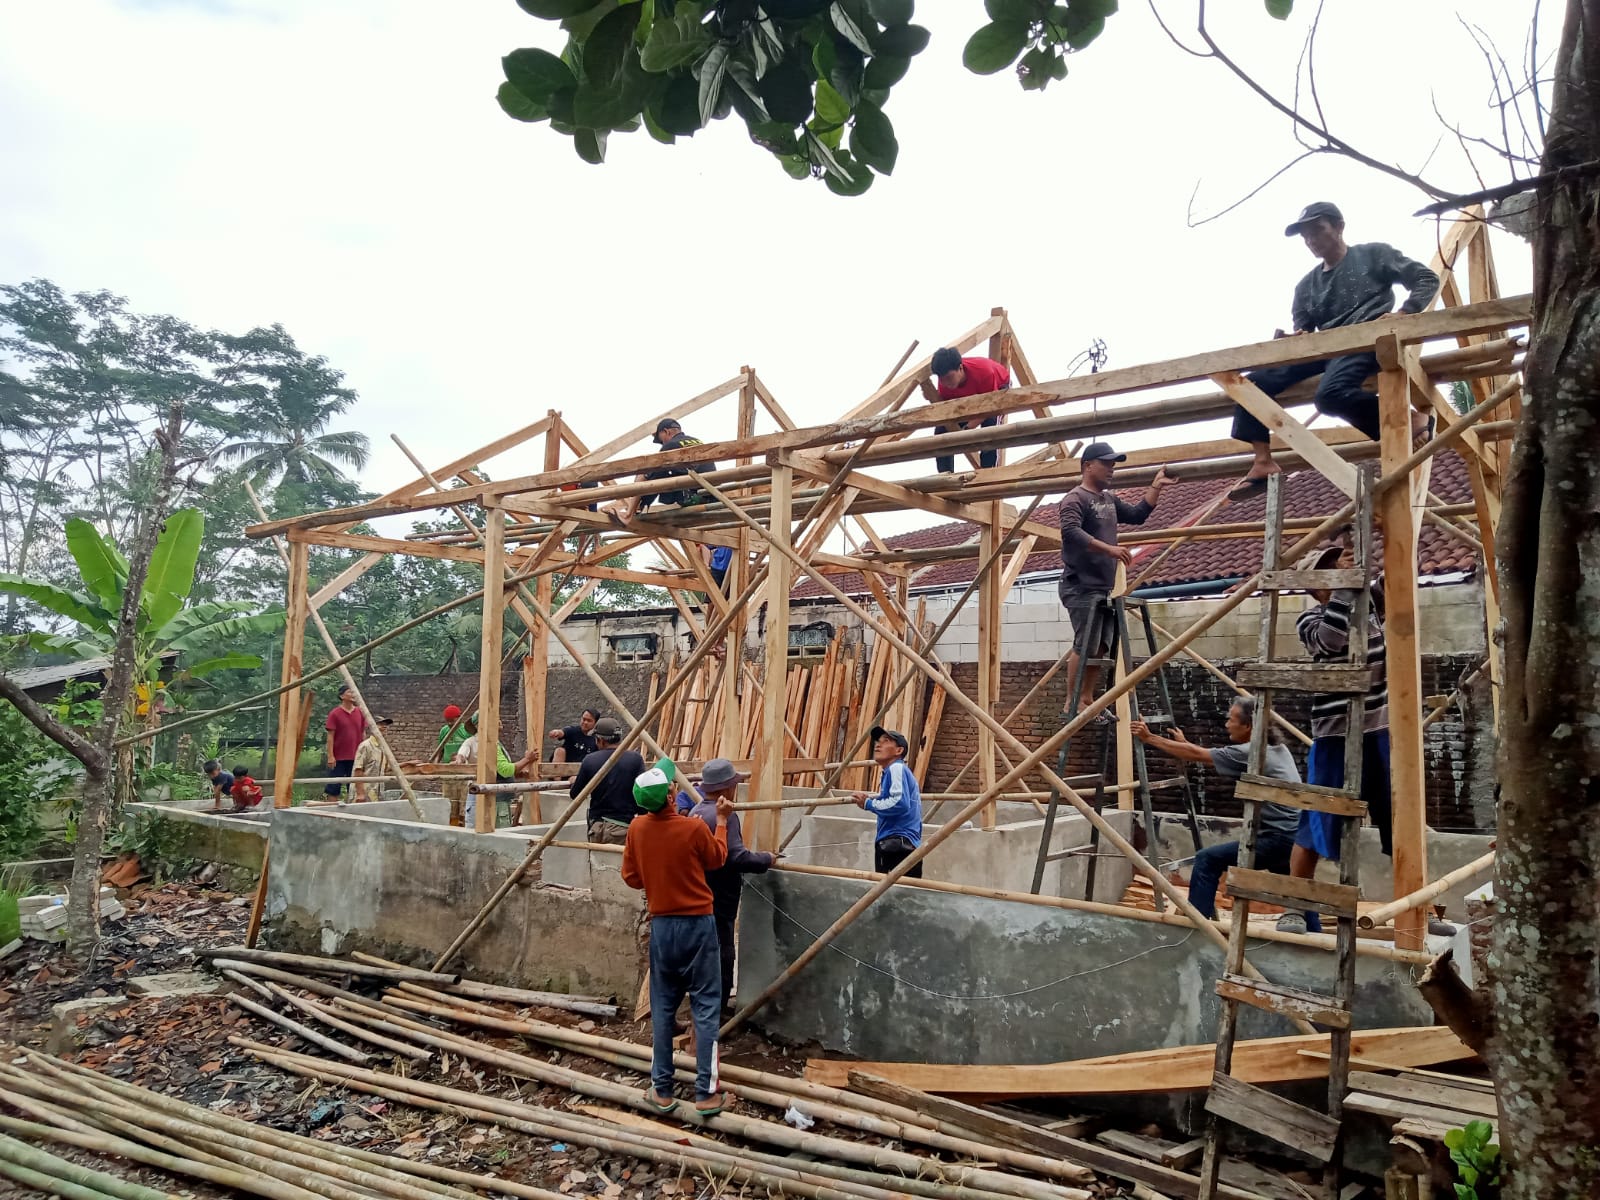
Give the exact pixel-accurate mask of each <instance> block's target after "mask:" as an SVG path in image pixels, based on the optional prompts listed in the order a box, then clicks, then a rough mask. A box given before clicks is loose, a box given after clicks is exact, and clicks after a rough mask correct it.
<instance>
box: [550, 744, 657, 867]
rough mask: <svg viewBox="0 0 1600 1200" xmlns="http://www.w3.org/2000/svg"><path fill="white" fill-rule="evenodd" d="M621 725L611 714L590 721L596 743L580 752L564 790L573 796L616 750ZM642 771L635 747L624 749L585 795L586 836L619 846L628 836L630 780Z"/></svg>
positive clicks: (635, 810) (631, 807) (632, 807)
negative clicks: (590, 749) (588, 751)
mask: <svg viewBox="0 0 1600 1200" xmlns="http://www.w3.org/2000/svg"><path fill="white" fill-rule="evenodd" d="M621 740H622V726H620V725H619V724H617V721H616V718H615V717H601V718H600V719H599V720H598V721H596V722H595V723H594V741H595V745H596V746H598V747H599V749H597V750H596V751H595V752H594V753H593V754H587V755H585V756H584V759H583V762H582V763H580V764H579V766H578V773H577V774H576V775H574V776H573V777H572V787H571V788H570V789H568V791H567V794H568V795H569V796H572V797H573V798H576V797H577V796H578V794H579V793H581V792H582V791H583V789H584V788H585V787H587V786H588V783H589V781H590V780H591V779H593V778H594V777H595V776H596V775H599V774H600V768H601V767H603V766H605V764H606V762H607V760H609V759H610V758H611V756H612V755H613V754H616V753H617V743H618V742H619V741H621ZM643 774H644V759H642V758H640V757H639V752H638V751H637V750H624V751H623V752H622V754H621V757H619V758H618V760H617V762H616V763H615V764H614V765H613V766H612V768H611V769H610V770H609V771H607V772H606V773H605V776H604V777H603V778H602V779H601V780H600V782H599V784H597V785H596V786H595V789H594V791H593V792H592V793H590V796H589V817H588V825H589V840H590V841H591V842H600V843H601V844H602V845H608V846H621V845H623V844H624V843H625V842H626V841H627V840H628V823H629V822H630V821H632V820H633V818H634V817H635V816H636V815H637V814H638V812H639V809H638V806H637V805H635V804H634V802H633V781H634V780H635V779H637V778H638V777H639V776H641V775H643Z"/></svg>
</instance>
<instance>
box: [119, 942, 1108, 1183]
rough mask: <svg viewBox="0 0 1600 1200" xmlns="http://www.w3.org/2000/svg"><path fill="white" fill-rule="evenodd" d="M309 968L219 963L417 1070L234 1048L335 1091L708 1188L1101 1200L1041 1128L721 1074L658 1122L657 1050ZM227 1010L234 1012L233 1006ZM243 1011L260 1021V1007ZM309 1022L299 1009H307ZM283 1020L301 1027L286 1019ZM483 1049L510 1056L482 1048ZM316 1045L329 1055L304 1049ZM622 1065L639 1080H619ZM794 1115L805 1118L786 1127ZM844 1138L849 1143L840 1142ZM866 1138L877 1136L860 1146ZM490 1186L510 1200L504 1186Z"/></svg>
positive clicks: (395, 982) (373, 978)
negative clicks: (1019, 1128)
mask: <svg viewBox="0 0 1600 1200" xmlns="http://www.w3.org/2000/svg"><path fill="white" fill-rule="evenodd" d="M217 953H218V954H223V953H230V952H227V951H218V952H217ZM231 953H237V952H236V951H234V952H231ZM305 961H307V962H309V963H311V964H312V965H311V966H310V967H307V968H303V969H304V970H305V972H306V973H304V974H297V973H296V972H294V971H285V970H282V969H280V968H279V967H276V966H269V965H267V964H266V963H265V962H259V961H250V960H247V959H246V958H233V959H228V958H220V957H219V958H214V959H213V964H212V965H213V966H214V967H215V968H217V969H218V970H219V971H221V972H223V973H224V974H225V975H227V976H228V977H229V978H232V979H235V980H236V981H238V980H247V981H249V983H248V986H251V987H255V986H257V985H262V986H265V985H273V986H271V987H269V988H268V991H269V993H270V994H273V995H275V996H276V997H277V999H278V1001H279V1002H281V1003H288V1002H289V1001H290V999H291V997H292V998H293V999H294V1000H297V1001H299V1002H300V1004H301V1005H302V1006H303V1005H306V1004H311V1005H314V1006H315V1007H316V1008H319V1009H323V1010H324V1015H323V1016H319V1017H317V1019H318V1020H322V1021H325V1022H326V1016H329V1015H333V1014H334V1013H337V1020H338V1021H339V1022H340V1024H332V1023H327V1026H328V1028H330V1029H332V1030H334V1032H335V1033H338V1034H347V1035H348V1036H350V1037H351V1038H354V1036H355V1035H354V1034H350V1033H349V1031H350V1030H356V1031H359V1032H360V1033H361V1035H362V1037H363V1039H364V1041H363V1043H362V1046H363V1048H362V1049H360V1050H357V1049H356V1047H355V1046H354V1045H352V1044H349V1043H336V1044H342V1045H343V1046H344V1048H345V1049H346V1050H347V1051H353V1052H354V1053H356V1054H360V1055H362V1056H364V1057H365V1056H367V1055H368V1054H369V1048H370V1047H372V1046H374V1045H379V1046H386V1047H388V1048H389V1050H388V1052H389V1054H390V1055H391V1056H394V1057H402V1058H406V1059H408V1060H409V1061H408V1062H406V1063H402V1064H400V1065H399V1067H398V1069H393V1070H380V1069H376V1068H375V1067H372V1066H368V1065H366V1064H365V1063H362V1062H358V1061H355V1060H354V1059H353V1058H351V1057H350V1055H349V1054H340V1055H338V1057H337V1059H333V1058H329V1057H327V1056H326V1055H327V1054H332V1053H334V1052H333V1051H332V1050H330V1049H329V1047H327V1046H325V1045H323V1044H322V1042H321V1041H317V1040H311V1039H306V1038H304V1036H303V1035H301V1034H299V1033H298V1032H297V1033H296V1036H297V1037H300V1039H301V1041H300V1044H299V1045H293V1044H291V1045H288V1046H275V1045H268V1044H265V1043H264V1042H261V1041H257V1040H254V1039H252V1038H245V1037H238V1036H236V1037H234V1038H231V1039H230V1041H231V1042H232V1044H233V1045H234V1046H236V1047H237V1048H239V1049H241V1050H243V1051H245V1052H246V1053H248V1054H250V1055H252V1056H254V1057H256V1058H257V1059H259V1060H261V1061H262V1062H265V1063H269V1064H271V1065H273V1066H275V1067H278V1068H280V1069H282V1070H284V1071H287V1072H290V1073H292V1074H295V1075H299V1076H302V1077H305V1078H308V1079H313V1080H317V1081H320V1082H322V1083H324V1084H326V1085H328V1086H330V1087H336V1088H343V1089H348V1090H349V1091H353V1092H362V1093H365V1094H368V1095H373V1096H378V1097H382V1098H384V1099H387V1100H389V1101H390V1102H392V1103H396V1104H406V1105H411V1106H414V1107H418V1108H424V1109H430V1110H433V1111H438V1112H444V1113H448V1114H450V1115H453V1116H456V1117H458V1118H461V1119H464V1120H466V1121H471V1122H477V1123H483V1124H494V1125H499V1126H501V1127H503V1128H505V1129H508V1130H513V1131H516V1132H519V1133H522V1134H525V1135H529V1136H532V1137H536V1138H540V1139H548V1140H551V1141H562V1142H566V1143H569V1144H572V1145H576V1146H582V1147H592V1148H595V1149H598V1150H600V1151H601V1152H603V1153H607V1154H616V1155H626V1156H630V1157H633V1158H638V1159H643V1160H645V1161H646V1162H649V1163H654V1164H661V1165H664V1166H666V1167H668V1168H670V1169H673V1170H678V1171H683V1172H688V1173H690V1174H692V1175H695V1176H699V1177H701V1178H703V1179H705V1180H707V1181H708V1182H710V1183H711V1184H712V1185H713V1187H714V1188H721V1187H723V1186H728V1187H736V1188H741V1189H743V1188H748V1189H750V1190H752V1191H761V1192H768V1193H771V1192H778V1193H784V1194H788V1195H796V1196H805V1197H810V1198H812V1200H847V1198H849V1200H899V1198H901V1197H905V1196H917V1197H928V1198H929V1200H1091V1195H1092V1193H1091V1192H1089V1191H1087V1190H1085V1187H1083V1186H1081V1185H1087V1184H1090V1183H1092V1182H1094V1181H1095V1175H1094V1173H1093V1172H1092V1171H1091V1170H1090V1169H1089V1168H1088V1167H1086V1166H1084V1165H1082V1163H1081V1162H1079V1161H1074V1159H1073V1156H1072V1155H1073V1153H1074V1152H1075V1151H1076V1148H1078V1147H1080V1146H1082V1143H1078V1142H1075V1141H1074V1140H1073V1139H1070V1138H1066V1137H1063V1136H1060V1135H1057V1134H1053V1133H1051V1132H1050V1131H1048V1130H1045V1129H1035V1128H1033V1127H1032V1126H1029V1127H1027V1130H1026V1136H1024V1137H1022V1138H1021V1139H1020V1140H1019V1139H1018V1138H1016V1137H1007V1136H1004V1135H1003V1134H1002V1133H996V1131H995V1130H994V1129H993V1128H992V1125H993V1122H989V1123H987V1124H986V1123H985V1122H984V1121H982V1120H977V1121H975V1122H974V1123H972V1124H967V1123H964V1122H963V1121H961V1120H958V1119H954V1118H952V1117H951V1116H950V1115H949V1114H948V1113H937V1114H936V1113H931V1112H926V1111H922V1110H921V1109H919V1108H918V1107H916V1106H915V1105H913V1104H909V1103H894V1102H891V1101H888V1100H885V1099H882V1098H880V1097H875V1096H872V1095H869V1094H863V1093H861V1092H860V1091H852V1090H847V1089H843V1088H835V1087H830V1086H827V1085H823V1084H816V1083H811V1082H809V1081H807V1080H804V1079H797V1078H792V1077H789V1076H780V1075H775V1074H772V1073H769V1072H764V1071H758V1070H754V1069H751V1068H742V1067H738V1066H730V1065H728V1064H726V1063H724V1064H723V1066H722V1077H723V1079H724V1080H725V1081H726V1082H727V1083H729V1084H730V1085H731V1086H732V1088H733V1090H734V1091H735V1092H736V1093H737V1097H736V1100H735V1102H734V1103H733V1104H731V1105H730V1106H729V1107H728V1108H727V1109H725V1110H724V1111H723V1112H722V1113H721V1114H719V1115H717V1116H714V1117H700V1116H698V1115H697V1114H696V1113H695V1112H694V1109H693V1107H692V1106H691V1105H688V1104H680V1105H679V1106H678V1108H677V1109H676V1110H674V1111H673V1112H672V1113H670V1114H663V1113H660V1112H658V1111H656V1110H655V1109H654V1108H653V1106H651V1104H650V1103H649V1101H648V1100H647V1099H646V1098H645V1095H644V1090H645V1086H646V1079H647V1076H648V1073H649V1061H650V1048H649V1047H648V1046H640V1045H636V1044H634V1043H631V1042H626V1041H621V1040H617V1039H612V1038H607V1037H603V1036H600V1035H598V1034H590V1033H583V1032H580V1031H578V1030H574V1029H570V1028H567V1027H565V1026H560V1025H556V1024H552V1023H550V1022H546V1021H540V1020H536V1019H533V1018H531V1017H530V1016H528V1015H527V1014H526V1012H525V1011H518V1009H517V1008H516V1007H508V1002H506V1001H499V1002H490V1001H485V1000H479V999H473V998H470V997H466V996H462V995H460V994H458V993H457V992H453V991H447V990H444V989H445V988H459V986H460V982H459V981H457V982H456V983H453V984H452V983H445V984H442V985H441V984H436V983H424V982H419V981H416V980H413V979H409V978H399V977H396V975H398V974H400V973H402V972H404V971H405V969H404V968H398V967H397V966H396V965H394V964H387V966H388V967H389V969H390V970H391V971H392V972H394V973H395V974H393V975H389V976H385V975H382V974H379V973H378V970H379V969H380V968H381V966H382V965H384V964H382V960H376V959H370V958H367V957H365V956H361V957H357V958H352V959H308V960H305ZM410 973H411V974H415V975H426V974H429V973H428V972H410ZM341 974H342V975H346V976H348V977H349V978H350V979H352V980H362V981H370V982H372V983H376V984H378V985H381V986H383V987H384V991H383V992H382V994H381V995H363V994H360V993H358V992H356V991H353V990H350V989H349V988H347V987H341V986H339V985H338V984H335V983H331V982H328V981H327V978H326V977H330V976H339V975H341ZM444 978H445V979H447V980H448V979H450V978H452V977H449V976H446V977H444ZM352 986H354V984H352ZM291 989H293V990H291ZM297 993H301V994H297ZM303 993H309V994H310V995H305V994H303ZM311 996H315V997H316V999H315V1000H312V999H311ZM229 999H230V1000H231V1001H233V1002H235V1003H237V999H236V998H234V997H230V998H229ZM509 1003H510V1004H512V1005H514V1004H515V1002H509ZM249 1010H250V1011H252V1012H253V1013H256V1015H261V1014H260V1013H259V1012H257V1011H256V1008H255V1007H250V1009H249ZM306 1011H307V1010H306V1009H305V1008H304V1007H301V1008H300V1012H302V1013H304V1012H306ZM274 1015H275V1016H278V1017H282V1018H285V1019H287V1020H291V1021H292V1020H293V1018H288V1017H287V1016H286V1014H285V1013H283V1012H281V1011H280V1012H277V1013H275V1014H274ZM450 1025H456V1026H463V1027H465V1028H466V1030H467V1032H469V1033H471V1032H476V1033H477V1034H478V1037H472V1036H466V1035H465V1034H463V1033H457V1032H453V1031H451V1029H450V1028H449V1026H450ZM507 1035H511V1036H520V1037H522V1038H524V1039H528V1040H530V1041H533V1042H537V1043H539V1044H540V1046H541V1047H542V1048H544V1049H549V1050H555V1051H559V1052H563V1053H565V1054H568V1055H579V1056H582V1057H583V1058H586V1059H590V1060H594V1061H595V1062H596V1063H598V1064H600V1066H599V1068H598V1069H596V1070H579V1069H577V1068H575V1067H572V1066H564V1065H560V1063H558V1062H556V1061H553V1059H554V1058H555V1056H554V1055H550V1056H546V1055H545V1054H543V1053H537V1054H523V1053H518V1052H517V1051H516V1050H513V1049H505V1048H502V1047H503V1045H504V1039H505V1038H506V1036H507ZM489 1037H493V1038H495V1039H497V1041H498V1042H499V1043H500V1044H498V1045H496V1044H489V1043H488V1042H487V1041H483V1040H478V1038H489ZM380 1039H381V1040H380ZM329 1040H333V1039H329ZM312 1049H317V1050H319V1051H323V1052H326V1053H310V1052H309V1051H310V1050H312ZM436 1056H437V1058H439V1059H440V1060H442V1063H441V1066H442V1065H443V1064H445V1063H448V1062H449V1061H451V1060H463V1059H464V1060H470V1062H471V1064H472V1066H473V1069H474V1070H475V1071H476V1070H486V1071H488V1072H498V1073H499V1074H501V1075H503V1076H505V1077H507V1081H508V1082H513V1081H523V1080H533V1081H534V1082H535V1083H537V1084H540V1085H544V1086H546V1087H552V1088H557V1089H560V1090H561V1091H562V1092H564V1093H571V1094H572V1096H571V1097H568V1098H565V1099H564V1100H563V1102H562V1103H560V1104H559V1105H558V1104H554V1103H552V1104H542V1103H540V1102H539V1100H538V1098H537V1095H536V1094H534V1093H530V1092H529V1090H528V1089H527V1088H526V1086H523V1087H521V1088H520V1089H506V1091H505V1092H496V1091H494V1090H489V1089H485V1088H484V1087H483V1086H482V1085H480V1086H479V1088H478V1089H477V1090H473V1091H465V1090H462V1089H459V1088H455V1087H450V1086H447V1085H446V1084H445V1083H444V1082H442V1080H443V1079H444V1078H445V1076H443V1075H442V1074H440V1075H435V1074H432V1073H431V1072H430V1071H429V1070H428V1068H429V1067H431V1066H432V1065H433V1063H432V1062H431V1060H433V1059H434V1058H435V1057H436ZM341 1060H342V1061H341ZM676 1065H677V1067H678V1071H677V1076H678V1079H679V1080H680V1082H682V1083H692V1081H693V1078H694V1060H693V1058H692V1057H691V1056H690V1055H687V1054H680V1055H678V1056H677V1059H676ZM618 1068H621V1069H622V1070H623V1071H625V1072H627V1073H628V1074H630V1075H632V1076H633V1078H631V1079H630V1078H627V1077H626V1076H623V1077H621V1078H620V1080H619V1078H618V1076H617V1069H618ZM430 1080H440V1081H439V1082H432V1081H430ZM513 1095H514V1096H515V1098H513ZM173 1103H176V1102H173ZM763 1110H765V1111H763ZM796 1110H798V1112H799V1113H801V1114H803V1115H804V1118H805V1119H804V1120H798V1119H797V1118H796V1117H795V1116H793V1115H792V1114H793V1113H794V1112H795V1111H796ZM974 1112H977V1110H974ZM786 1115H787V1116H788V1120H787V1121H786V1120H785V1119H784V1118H785V1116H786ZM980 1115H981V1114H980ZM120 1118H121V1114H119V1119H120ZM195 1120H197V1121H198V1118H195ZM811 1122H815V1123H818V1124H820V1125H823V1126H834V1127H837V1129H838V1131H839V1132H838V1133H837V1134H836V1133H826V1132H822V1131H821V1130H820V1129H815V1128H811V1125H810V1123H811ZM846 1133H849V1134H850V1135H852V1136H844V1134H846ZM863 1133H865V1134H869V1135H872V1137H873V1138H874V1139H875V1140H873V1141H862V1140H859V1135H860V1134H863ZM280 1136H281V1135H280ZM891 1143H898V1144H899V1146H895V1145H892V1144H891ZM901 1146H903V1147H904V1148H899V1147H901ZM333 1149H334V1150H337V1148H333ZM977 1164H982V1165H981V1166H980V1165H977ZM493 1186H494V1189H495V1190H500V1191H504V1190H508V1189H506V1188H505V1187H504V1185H503V1183H502V1182H501V1181H496V1182H495V1183H494V1185H493ZM311 1190H312V1191H313V1194H318V1195H323V1194H328V1193H324V1192H317V1191H315V1189H311ZM366 1190H368V1191H371V1192H372V1193H374V1194H377V1195H380V1196H388V1195H399V1194H400V1193H396V1192H387V1191H383V1190H381V1189H379V1188H377V1187H371V1188H368V1189H366ZM261 1194H266V1193H261ZM439 1194H442V1193H439V1192H435V1193H434V1195H439ZM518 1194H528V1193H518ZM536 1194H538V1195H540V1196H544V1195H548V1193H543V1192H537V1193H536ZM141 1200H143V1198H141ZM416 1200H422V1197H421V1196H420V1195H419V1196H418V1197H417V1198H416ZM429 1200H432V1197H431V1196H430V1197H429Z"/></svg>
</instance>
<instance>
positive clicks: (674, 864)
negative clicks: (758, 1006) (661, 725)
mask: <svg viewBox="0 0 1600 1200" xmlns="http://www.w3.org/2000/svg"><path fill="white" fill-rule="evenodd" d="M676 776H677V770H676V768H675V767H674V766H673V765H672V761H671V760H670V759H666V758H663V759H662V760H661V761H660V762H658V763H657V764H656V765H655V766H654V767H652V768H651V769H650V770H648V771H646V772H645V773H644V774H643V775H640V776H639V777H638V778H637V779H636V780H634V784H633V802H634V804H636V805H637V806H638V807H639V809H640V810H641V811H642V812H643V814H644V815H643V816H640V817H638V818H636V819H635V820H633V821H631V822H629V824H628V840H627V843H626V845H625V847H624V849H623V852H622V881H623V882H624V883H626V884H627V885H628V886H629V887H631V888H639V889H641V890H642V891H643V892H644V894H645V901H646V903H647V904H648V905H649V908H650V1027H651V1033H652V1035H653V1036H652V1043H653V1054H652V1058H651V1065H650V1080H651V1086H650V1089H649V1090H648V1091H646V1092H645V1099H647V1100H648V1101H649V1102H650V1104H651V1105H652V1106H653V1107H654V1108H655V1109H656V1111H658V1112H662V1113H669V1112H671V1111H672V1110H673V1109H674V1108H676V1107H677V1106H678V1101H677V1100H676V1099H675V1098H674V1096H673V1092H672V1077H673V1064H672V1037H673V1034H674V1033H675V1032H676V1030H675V1028H674V1025H673V1017H674V1015H675V1014H676V1013H677V1011H678V1005H679V1004H681V1003H683V998H684V996H685V995H687V996H688V997H689V1012H690V1014H691V1015H692V1017H693V1018H694V1035H695V1037H694V1041H695V1046H694V1052H695V1081H694V1098H695V1105H694V1107H695V1111H696V1112H697V1113H699V1114H701V1115H702V1116H707V1117H710V1116H715V1115H716V1114H717V1113H719V1112H721V1111H722V1108H723V1104H724V1103H725V1101H726V1095H725V1093H723V1092H722V1090H721V1087H720V1085H719V1081H718V1079H717V1023H718V1020H719V1019H720V1017H721V1015H722V1014H721V998H722V960H721V956H720V952H719V950H718V948H717V924H716V919H715V918H714V917H713V916H712V905H713V897H712V894H711V885H710V884H709V883H707V882H706V872H707V871H714V870H716V869H717V868H718V867H720V866H722V865H723V864H724V863H725V862H727V861H728V817H729V816H730V814H732V812H733V797H732V796H731V795H728V794H724V795H723V796H721V797H719V798H718V800H717V819H716V830H715V832H714V833H713V832H712V831H711V830H710V829H709V828H707V826H706V822H704V821H702V820H700V819H698V818H691V817H685V816H682V815H681V814H679V812H678V809H677V806H676V805H674V804H671V803H669V801H670V800H671V799H672V792H673V790H674V788H673V780H674V779H675V778H676Z"/></svg>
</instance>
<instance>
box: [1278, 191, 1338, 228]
mask: <svg viewBox="0 0 1600 1200" xmlns="http://www.w3.org/2000/svg"><path fill="white" fill-rule="evenodd" d="M1324 217H1325V218H1327V219H1328V220H1330V221H1332V222H1333V223H1334V224H1335V225H1342V224H1344V214H1343V213H1342V212H1340V211H1339V206H1338V205H1337V204H1329V203H1328V202H1327V201H1326V200H1318V201H1317V202H1316V203H1315V204H1308V205H1306V206H1305V207H1304V208H1302V209H1301V210H1300V215H1299V216H1298V217H1296V218H1295V219H1294V223H1293V224H1292V225H1290V226H1289V227H1288V228H1287V229H1285V230H1284V231H1283V236H1284V237H1293V236H1294V235H1295V234H1297V233H1299V232H1300V227H1301V226H1302V225H1309V224H1311V222H1313V221H1316V220H1319V219H1321V218H1324Z"/></svg>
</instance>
